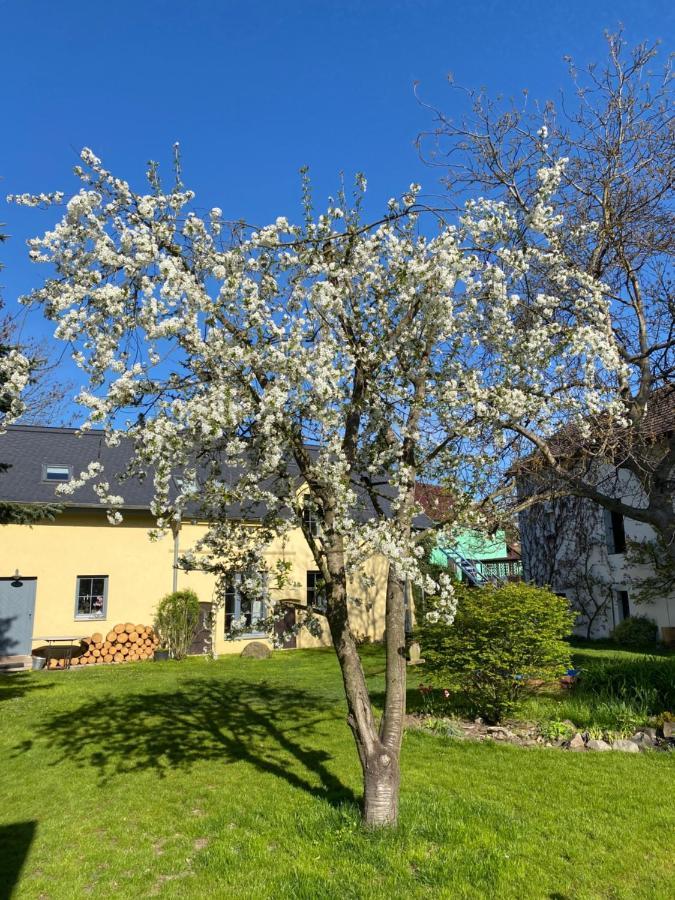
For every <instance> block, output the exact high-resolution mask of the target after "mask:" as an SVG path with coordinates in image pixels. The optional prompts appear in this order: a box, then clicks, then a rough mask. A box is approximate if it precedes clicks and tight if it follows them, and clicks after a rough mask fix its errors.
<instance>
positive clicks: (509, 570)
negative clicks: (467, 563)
mask: <svg viewBox="0 0 675 900" xmlns="http://www.w3.org/2000/svg"><path fill="white" fill-rule="evenodd" d="M471 561H472V562H473V564H474V566H475V567H476V568H477V569H478V571H479V572H480V574H481V575H482V576H483V577H484V578H488V579H493V578H494V579H497V580H498V581H521V580H522V577H523V564H522V562H521V560H519V559H510V558H508V557H504V558H503V559H474V560H471Z"/></svg>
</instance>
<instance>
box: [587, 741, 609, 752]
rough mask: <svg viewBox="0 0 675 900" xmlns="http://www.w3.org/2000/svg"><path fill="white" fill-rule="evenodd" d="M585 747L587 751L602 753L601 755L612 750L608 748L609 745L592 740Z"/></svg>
mask: <svg viewBox="0 0 675 900" xmlns="http://www.w3.org/2000/svg"><path fill="white" fill-rule="evenodd" d="M586 747H587V749H588V750H596V751H597V752H602V753H604V752H605V751H607V750H611V749H612V748H611V747H610V746H609V744H608V743H607V741H599V740H592V741H589V742H588V743H587V744H586Z"/></svg>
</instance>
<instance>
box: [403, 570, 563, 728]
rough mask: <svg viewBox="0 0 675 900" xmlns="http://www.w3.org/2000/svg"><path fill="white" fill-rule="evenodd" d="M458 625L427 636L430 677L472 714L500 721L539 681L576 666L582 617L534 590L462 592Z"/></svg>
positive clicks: (433, 628)
mask: <svg viewBox="0 0 675 900" xmlns="http://www.w3.org/2000/svg"><path fill="white" fill-rule="evenodd" d="M456 592H457V598H458V604H457V615H456V617H455V621H454V624H453V625H451V626H449V627H448V626H445V625H426V626H423V627H422V628H421V629H420V633H419V639H420V642H421V644H422V655H423V656H424V658H425V659H426V667H425V672H426V673H428V675H429V677H430V679H431V681H432V682H433V683H434V684H436V685H437V686H438V687H441V688H446V689H448V690H449V691H451V692H452V693H453V694H454V695H455V696H454V697H453V699H454V700H456V701H457V703H456V704H455V705H457V704H459V705H461V706H462V707H463V708H464V711H465V712H467V713H470V714H471V715H479V716H482V717H483V718H484V719H486V720H487V721H489V722H498V721H499V720H500V719H501V718H502V717H503V716H504V715H506V714H508V713H509V712H511V711H512V710H513V708H514V706H515V705H516V703H517V702H518V700H519V698H520V697H521V696H522V695H523V694H525V693H527V692H528V691H532V690H533V689H534V686H535V684H536V683H537V682H539V683H541V682H542V681H544V682H550V681H553V680H555V679H557V678H558V677H559V676H560V675H563V674H564V673H565V672H566V670H567V669H568V668H569V666H570V648H569V645H568V644H567V643H566V641H565V640H564V639H565V638H566V637H567V636H568V635H569V634H570V632H571V630H572V625H573V623H574V620H575V614H574V613H573V612H572V611H571V610H570V608H569V604H568V602H567V600H566V599H565V598H564V597H558V596H557V595H556V594H553V593H551V592H550V591H548V590H545V589H544V588H538V587H533V586H532V585H528V584H515V583H514V584H506V585H504V586H502V587H496V586H488V587H482V588H471V587H467V586H464V585H458V586H457V588H456Z"/></svg>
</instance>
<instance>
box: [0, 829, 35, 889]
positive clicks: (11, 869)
mask: <svg viewBox="0 0 675 900" xmlns="http://www.w3.org/2000/svg"><path fill="white" fill-rule="evenodd" d="M35 827H36V826H35V822H13V823H12V824H11V825H0V900H9V898H10V897H11V896H12V894H13V892H14V888H15V887H16V885H17V884H18V882H19V875H20V874H21V870H22V869H23V864H24V863H25V861H26V857H27V856H28V851H29V850H30V845H31V844H32V843H33V838H34V836H35Z"/></svg>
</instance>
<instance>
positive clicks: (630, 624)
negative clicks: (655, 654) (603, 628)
mask: <svg viewBox="0 0 675 900" xmlns="http://www.w3.org/2000/svg"><path fill="white" fill-rule="evenodd" d="M611 638H612V641H614V643H615V644H618V645H619V646H621V647H626V649H628V650H654V649H655V647H656V645H657V644H658V641H659V626H658V625H657V624H656V622H655V621H654V620H653V619H648V618H647V617H646V616H629V617H628V618H627V619H624V620H623V621H622V622H619V624H618V625H617V626H616V628H615V629H614V631H613V632H612V634H611Z"/></svg>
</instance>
